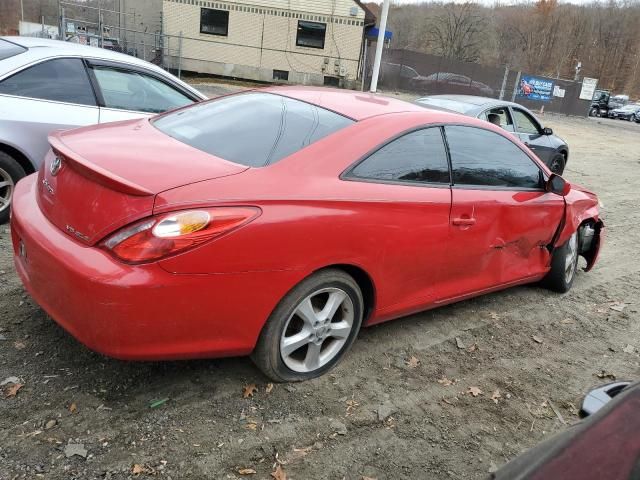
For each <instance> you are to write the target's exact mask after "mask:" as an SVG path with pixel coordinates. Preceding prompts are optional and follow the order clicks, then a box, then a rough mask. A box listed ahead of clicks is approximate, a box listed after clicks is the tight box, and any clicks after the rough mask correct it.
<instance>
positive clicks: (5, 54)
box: [0, 38, 27, 60]
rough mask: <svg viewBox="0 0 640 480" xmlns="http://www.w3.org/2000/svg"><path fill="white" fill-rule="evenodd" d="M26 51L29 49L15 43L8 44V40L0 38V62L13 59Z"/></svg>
mask: <svg viewBox="0 0 640 480" xmlns="http://www.w3.org/2000/svg"><path fill="white" fill-rule="evenodd" d="M26 51H27V49H26V48H25V47H23V46H22V45H17V44H15V43H13V42H7V41H6V40H2V39H1V38H0V60H4V59H5V58H9V57H13V56H15V55H18V54H20V53H24V52H26Z"/></svg>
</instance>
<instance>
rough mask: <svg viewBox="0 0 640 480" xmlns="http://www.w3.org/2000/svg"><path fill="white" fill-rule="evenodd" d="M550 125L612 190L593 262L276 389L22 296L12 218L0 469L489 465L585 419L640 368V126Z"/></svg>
mask: <svg viewBox="0 0 640 480" xmlns="http://www.w3.org/2000/svg"><path fill="white" fill-rule="evenodd" d="M230 88H234V87H230ZM218 93H220V92H218ZM545 121H546V122H547V123H548V124H549V126H551V127H553V128H554V130H556V132H557V133H558V134H559V135H561V136H562V137H564V138H565V139H566V140H567V141H568V143H569V144H570V146H571V157H570V160H569V164H568V168H567V171H566V177H567V178H568V179H569V180H570V181H574V182H577V183H580V184H583V185H585V186H588V187H590V188H592V189H593V190H595V191H596V192H598V193H599V195H600V197H601V199H602V201H603V202H604V204H605V209H606V216H605V220H606V223H607V241H606V244H605V247H604V251H603V253H602V256H601V259H600V262H599V264H598V266H597V267H596V268H595V269H594V270H593V271H592V272H590V273H588V274H585V273H582V272H581V274H579V275H578V277H577V278H576V282H575V284H574V288H573V289H572V291H571V292H569V293H568V294H565V295H558V294H554V293H550V292H548V291H546V290H543V289H541V288H539V287H537V286H525V287H517V288H512V289H509V290H506V291H503V292H500V293H495V294H491V295H487V296H484V297H481V298H477V299H474V300H469V301H465V302H462V303H459V304H456V305H452V306H448V307H444V308H440V309H437V310H433V311H430V312H426V313H422V314H418V315H413V316H411V317H408V318H405V319H401V320H397V321H394V322H389V323H387V324H383V325H380V326H377V327H373V328H369V329H366V330H364V331H362V332H361V334H360V336H359V338H358V341H357V342H356V344H355V345H354V348H353V350H352V351H351V352H350V353H349V355H348V356H347V358H346V359H345V361H344V362H343V363H342V364H341V365H340V366H339V367H338V368H336V369H335V370H334V371H333V372H332V373H331V374H330V375H327V376H325V377H323V378H320V379H317V380H314V381H309V382H306V383H302V384H296V385H282V384H279V385H275V386H274V387H271V386H269V385H268V384H267V380H266V379H265V378H264V377H263V376H262V375H261V374H260V373H259V372H258V371H257V370H256V369H255V368H254V367H253V365H252V364H251V362H250V361H249V360H248V359H245V358H234V359H223V360H209V361H188V362H164V363H126V362H120V361H116V360H111V359H108V358H105V357H102V356H100V355H98V354H95V353H92V352H90V351H89V350H87V349H86V348H84V347H83V346H82V345H81V344H79V343H78V342H76V341H75V340H74V339H73V338H72V337H71V336H70V335H68V334H67V333H65V332H64V331H63V330H62V329H60V328H59V327H58V326H57V325H56V324H55V323H54V322H53V321H52V320H50V319H49V318H48V317H47V315H46V314H45V313H44V312H43V311H42V310H41V309H40V308H39V307H38V306H37V305H35V303H34V302H33V301H32V300H30V299H29V297H28V296H27V295H26V294H25V292H24V290H23V288H22V287H21V285H20V282H19V280H18V278H17V276H16V274H15V273H14V269H13V265H12V258H11V256H12V252H11V245H10V235H9V230H8V227H7V226H3V227H0V352H1V353H0V381H2V380H3V379H5V378H7V377H11V376H15V377H18V378H19V379H20V382H21V383H23V384H24V386H23V387H22V388H21V389H20V390H19V391H17V394H16V395H15V396H9V397H6V396H5V395H7V394H9V395H10V394H11V393H12V392H11V391H9V390H7V389H6V386H5V387H2V388H5V392H4V395H2V394H1V393H0V479H1V480H8V479H16V478H29V479H32V478H47V479H70V478H75V479H83V480H85V479H93V478H100V479H102V478H110V479H125V478H133V477H134V476H135V477H145V476H147V475H152V474H155V475H157V476H158V478H166V479H201V478H205V477H206V478H222V479H227V478H228V479H232V478H259V479H267V478H271V477H270V474H271V473H272V472H273V471H274V468H275V466H276V465H280V468H281V469H282V470H283V471H284V472H286V475H287V478H289V479H294V480H302V479H357V480H360V479H362V478H363V477H370V478H376V479H378V480H382V479H405V478H406V479H415V478H445V479H446V478H456V479H457V478H483V477H485V476H486V475H487V474H488V472H489V471H491V470H493V469H495V468H496V467H499V466H500V465H502V464H504V463H505V462H506V461H508V460H509V459H510V458H512V457H514V456H515V455H517V454H519V453H520V452H522V451H523V450H525V449H527V448H529V447H531V446H533V445H535V444H537V443H538V442H540V441H541V440H543V439H545V438H547V437H549V436H550V435H552V434H554V433H556V432H558V431H560V430H562V429H564V428H567V426H568V425H570V424H572V423H574V422H576V421H578V417H577V415H576V413H577V410H576V407H577V406H578V405H579V403H580V400H581V397H582V395H583V394H584V393H585V391H586V390H587V389H589V388H590V387H592V386H594V385H597V384H600V383H603V382H606V381H608V380H607V378H610V377H612V376H614V375H615V376H616V377H618V378H631V379H633V378H638V374H639V373H640V364H639V355H638V352H639V349H640V322H638V320H639V318H640V315H639V313H638V312H639V309H640V305H638V302H639V300H638V299H639V298H640V264H639V262H638V260H637V255H638V253H637V251H638V244H639V243H640V229H638V223H640V214H639V213H638V205H639V203H640V202H639V201H638V200H639V194H638V191H639V190H640V148H639V147H640V141H639V140H638V138H639V137H638V133H639V132H640V130H639V129H638V128H637V127H640V126H636V125H632V124H628V123H625V122H612V121H607V120H588V119H568V118H564V117H555V116H553V117H552V116H546V118H545ZM52 281H55V279H52ZM612 307H613V308H612ZM620 310H621V311H620ZM598 375H599V376H598ZM600 377H606V378H600ZM252 384H255V386H256V387H257V390H256V391H255V392H254V393H253V396H250V397H248V398H243V392H244V390H245V387H247V386H251V385H252ZM471 387H476V388H477V389H478V390H479V391H480V392H481V393H479V394H478V395H477V396H473V395H472V394H471V393H468V392H470V391H474V392H476V393H478V390H475V389H472V388H471ZM552 406H553V407H554V408H555V409H556V410H557V411H558V413H559V416H561V417H562V419H563V421H564V423H563V422H562V421H561V420H560V419H559V418H558V416H556V414H554V411H553V408H552ZM74 451H75V452H76V453H80V454H81V455H72V456H70V457H67V454H72V453H73V452H74ZM243 469H250V470H244V472H245V473H249V472H251V471H255V472H256V473H255V474H249V475H248V477H247V476H243V475H242V474H241V473H240V472H241V471H243ZM135 472H140V473H135ZM274 478H284V477H282V476H280V477H278V476H276V477H274Z"/></svg>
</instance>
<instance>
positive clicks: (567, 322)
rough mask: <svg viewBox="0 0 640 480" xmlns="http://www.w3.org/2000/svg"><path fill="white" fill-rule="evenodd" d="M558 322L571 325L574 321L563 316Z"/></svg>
mask: <svg viewBox="0 0 640 480" xmlns="http://www.w3.org/2000/svg"><path fill="white" fill-rule="evenodd" d="M560 323H564V324H565V325H572V324H573V323H574V321H573V320H571V319H570V318H565V319H564V320H562V321H561V322H560Z"/></svg>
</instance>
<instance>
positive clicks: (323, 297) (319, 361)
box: [251, 269, 364, 382]
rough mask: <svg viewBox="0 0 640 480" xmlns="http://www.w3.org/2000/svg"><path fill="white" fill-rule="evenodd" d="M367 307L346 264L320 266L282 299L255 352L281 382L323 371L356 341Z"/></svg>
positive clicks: (256, 358)
mask: <svg viewBox="0 0 640 480" xmlns="http://www.w3.org/2000/svg"><path fill="white" fill-rule="evenodd" d="M363 311H364V302H363V298H362V293H361V291H360V288H359V287H358V284H357V283H356V282H355V280H354V279H353V278H352V277H351V276H349V275H347V274H346V273H344V272H343V271H341V270H334V269H330V270H323V271H320V272H318V273H316V274H314V275H312V276H311V277H309V278H307V279H305V280H303V281H302V282H300V283H299V284H298V285H297V286H296V287H294V288H293V289H292V290H291V291H290V292H289V293H288V294H287V295H286V296H285V297H284V298H283V299H282V300H281V301H280V303H279V304H278V306H277V307H276V309H275V310H274V311H273V313H272V314H271V316H270V317H269V319H268V320H267V323H266V324H265V326H264V328H263V330H262V333H261V334H260V338H259V339H258V344H257V345H256V348H255V350H254V352H253V354H252V356H251V358H252V359H253V361H254V362H255V364H256V365H257V366H258V368H260V370H262V371H263V372H264V374H265V375H266V376H268V377H269V378H271V379H272V380H275V381H277V382H298V381H302V380H308V379H311V378H315V377H318V376H320V375H323V374H324V373H326V372H328V371H329V370H331V368H333V367H334V366H335V365H336V364H337V363H338V362H339V361H340V360H341V359H342V357H343V356H344V354H345V353H346V352H347V351H348V350H349V348H350V347H351V345H352V344H353V341H354V340H355V338H356V336H357V334H358V331H359V330H360V325H361V323H362V315H363Z"/></svg>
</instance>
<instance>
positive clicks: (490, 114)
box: [485, 107, 515, 132]
mask: <svg viewBox="0 0 640 480" xmlns="http://www.w3.org/2000/svg"><path fill="white" fill-rule="evenodd" d="M485 116H486V118H485V119H486V120H487V121H488V122H491V123H493V124H494V125H497V126H498V127H502V128H504V129H505V130H507V131H509V132H513V131H514V130H515V129H514V128H513V119H512V118H511V114H510V113H509V108H508V107H498V108H492V109H491V110H488V111H487V112H485Z"/></svg>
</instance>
